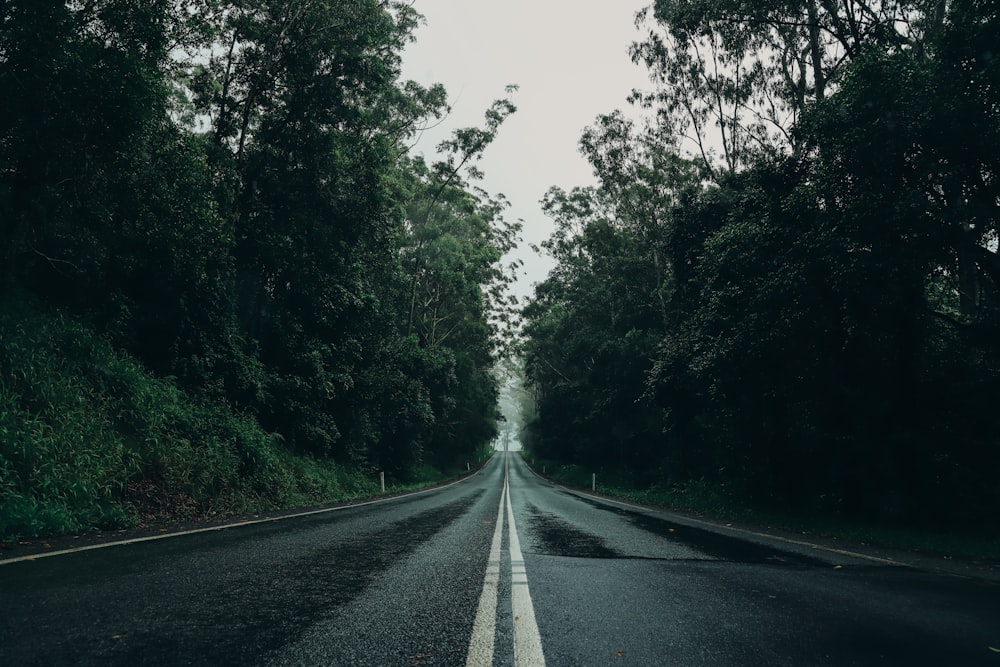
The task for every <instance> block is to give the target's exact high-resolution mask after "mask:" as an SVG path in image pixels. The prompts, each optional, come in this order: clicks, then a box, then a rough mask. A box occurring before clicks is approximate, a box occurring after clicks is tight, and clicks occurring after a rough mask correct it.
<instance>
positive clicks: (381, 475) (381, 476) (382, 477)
mask: <svg viewBox="0 0 1000 667" xmlns="http://www.w3.org/2000/svg"><path fill="white" fill-rule="evenodd" d="M378 481H379V484H381V486H382V493H385V473H384V472H380V473H379V474H378Z"/></svg>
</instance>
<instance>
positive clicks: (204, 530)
mask: <svg viewBox="0 0 1000 667" xmlns="http://www.w3.org/2000/svg"><path fill="white" fill-rule="evenodd" d="M485 467H486V466H485V465H483V466H481V467H480V468H479V470H477V471H476V472H474V473H472V474H471V475H468V476H466V477H463V478H462V479H458V480H455V481H454V482H449V483H448V484H442V485H441V486H434V487H431V488H429V489H421V490H420V491H411V492H409V493H401V494H399V495H398V496H392V497H391V498H376V499H375V500H366V501H365V502H363V503H354V504H352V505H340V506H338V507H326V508H323V509H318V510H308V511H306V512H297V513H295V514H286V515H284V516H272V517H268V518H265V519H253V520H250V521H234V522H233V523H225V524H222V525H219V526H209V527H207V528H195V529H194V530H182V531H178V532H176V533H163V534H161V535H148V536H146V537H133V538H131V539H128V540H118V541H116V542H104V543H102V544H88V545H86V546H83V547H73V548H71V549H60V550H59V551H43V552H38V553H34V554H30V555H28V556H18V557H17V558H7V559H6V560H0V565H10V564H11V563H20V562H22V561H32V560H38V559H39V558H48V557H50V556H65V555H67V554H75V553H79V552H81V551H92V550H93V549H106V548H108V547H121V546H127V545H130V544H139V543H140V542H152V541H154V540H166V539H168V538H171V537H183V536H184V535H196V534H198V533H212V532H216V531H219V530H226V529H228V528H240V527H242V526H253V525H256V524H259V523H272V522H275V521H284V520H285V519H298V518H300V517H304V516H312V515H314V514H326V513H327V512H339V511H341V510H347V509H354V508H355V507H365V506H366V505H378V504H381V503H389V502H392V501H394V500H399V499H401V498H409V497H411V496H419V495H422V494H424V493H431V492H433V491H440V490H441V489H447V488H448V487H450V486H455V485H456V484H461V483H462V482H467V481H468V480H470V479H472V478H473V477H475V476H476V475H478V474H479V473H481V472H482V471H483V468H485Z"/></svg>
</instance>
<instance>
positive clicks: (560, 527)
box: [0, 454, 1000, 667]
mask: <svg viewBox="0 0 1000 667" xmlns="http://www.w3.org/2000/svg"><path fill="white" fill-rule="evenodd" d="M188 664H194V665H351V666H353V665H378V666H393V665H404V666H405V665H467V664H468V665H541V664H548V665H572V666H576V665H584V666H585V665H644V666H655V665H998V666H1000V585H998V583H997V582H995V581H991V580H986V579H977V578H966V577H954V576H946V575H940V574H934V573H930V572H926V571H921V570H918V569H913V568H907V567H899V566H894V565H892V564H890V563H887V562H883V561H879V560H872V559H868V558H863V557H860V556H850V555H846V554H845V553H836V552H832V551H825V550H818V549H812V548H810V547H808V546H804V545H794V544H789V543H786V542H778V541H773V540H769V539H767V538H764V537H753V536H749V538H748V536H747V535H745V534H738V533H735V532H733V531H727V530H726V529H725V528H721V529H709V528H707V527H706V526H704V525H702V524H699V523H697V522H694V521H690V520H687V519H683V518H681V517H677V516H675V515H672V514H669V513H665V512H658V511H652V510H641V509H637V508H631V507H627V506H624V505H620V504H616V503H611V502H606V501H601V500H597V499H593V498H589V497H587V496H584V495H580V494H575V493H571V492H568V491H565V490H563V489H560V488H558V487H554V486H552V485H550V484H548V483H546V482H544V481H542V480H540V479H538V478H537V477H535V476H534V475H533V474H532V473H531V472H530V470H528V468H527V467H526V466H525V464H524V463H523V461H521V459H520V457H519V456H516V455H513V454H512V455H510V456H509V457H505V456H503V455H500V456H497V457H495V458H494V459H493V460H492V461H491V462H490V463H488V464H487V465H486V467H485V468H484V469H483V470H482V472H480V473H479V474H478V475H475V476H473V477H471V478H469V479H467V480H465V481H462V482H460V483H457V484H454V485H451V486H448V487H445V488H440V489H436V490H433V491H429V492H424V493H421V494H418V495H411V496H407V497H403V498H396V499H391V500H387V501H384V502H378V503H374V504H368V505H364V506H355V507H351V508H346V509H340V510H336V511H331V512H325V513H318V514H311V515H307V516H300V517H296V518H288V519H284V520H281V521H270V522H265V523H258V524H253V525H243V526H239V527H234V528H229V529H225V530H220V531H209V532H198V533H194V534H189V535H183V536H178V537H171V538H169V539H162V540H156V541H147V542H140V543H133V544H129V545H121V546H111V547H106V548H100V549H93V550H88V551H81V552H75V553H70V554H65V555H57V556H51V557H41V558H34V559H33V560H21V561H15V562H5V563H3V564H0V666H7V665H45V666H46V667H47V666H49V665H188Z"/></svg>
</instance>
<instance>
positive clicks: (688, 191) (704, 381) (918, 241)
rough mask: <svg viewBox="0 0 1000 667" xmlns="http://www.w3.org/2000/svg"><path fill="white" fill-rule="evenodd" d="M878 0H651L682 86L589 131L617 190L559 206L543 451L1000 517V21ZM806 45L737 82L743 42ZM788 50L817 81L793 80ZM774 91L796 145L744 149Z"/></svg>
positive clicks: (897, 507)
mask: <svg viewBox="0 0 1000 667" xmlns="http://www.w3.org/2000/svg"><path fill="white" fill-rule="evenodd" d="M861 6H862V5H861V4H856V5H851V6H850V7H848V6H842V5H841V4H840V3H825V2H824V3H816V2H803V3H764V4H763V5H761V4H760V3H757V4H754V5H753V6H752V7H751V6H750V4H746V3H729V2H707V3H673V2H662V3H656V6H655V18H656V20H657V21H658V22H659V24H660V25H661V27H662V30H663V31H665V34H666V35H667V37H668V38H669V39H667V41H662V40H661V41H657V39H656V38H652V37H651V38H650V41H648V42H647V43H645V44H644V45H639V46H637V50H636V53H637V54H639V55H642V56H643V57H644V58H645V59H646V61H647V64H649V65H650V67H651V68H652V69H653V72H652V73H653V76H654V79H655V80H657V81H659V83H660V84H665V83H666V84H669V86H668V89H667V90H661V91H660V93H659V94H654V95H652V96H648V97H646V98H645V99H644V101H645V103H646V104H647V105H650V106H652V107H654V108H656V110H657V111H658V115H657V117H656V122H655V123H654V124H651V125H649V126H648V127H645V128H642V129H641V130H635V129H634V128H633V127H632V126H631V124H630V123H627V122H626V121H624V120H623V119H622V117H621V116H620V115H611V116H605V117H601V118H599V119H598V122H597V123H596V124H595V126H594V127H593V128H591V129H590V130H588V131H587V132H586V133H585V134H584V137H583V139H582V140H581V148H582V150H583V152H584V154H585V155H586V156H587V157H588V159H590V161H591V163H592V165H593V166H594V169H595V174H596V175H597V177H598V179H599V185H598V186H597V187H596V188H591V189H587V190H585V189H577V190H574V191H572V192H571V193H569V194H567V193H565V192H563V191H561V190H553V191H552V193H550V196H549V199H548V209H549V212H550V214H551V215H552V217H553V218H554V220H555V222H556V231H555V233H554V234H553V236H552V239H551V240H550V241H549V242H548V244H546V249H547V250H548V251H549V253H550V254H551V255H552V256H553V258H554V259H555V260H556V261H557V262H558V265H557V268H556V269H555V270H554V271H553V273H552V275H551V276H550V278H549V279H548V280H547V281H546V282H545V283H543V284H542V285H540V286H539V287H538V288H537V290H536V295H535V298H534V300H533V301H532V303H530V304H529V305H528V306H527V307H526V309H525V311H524V314H525V318H526V321H527V325H526V335H527V337H528V340H527V342H526V344H525V347H524V355H525V361H526V372H527V374H528V378H529V380H530V381H531V382H533V383H534V385H535V388H536V393H537V395H538V396H539V406H538V411H539V419H538V421H537V423H536V424H535V425H534V427H533V432H532V434H531V438H530V441H531V443H532V448H533V450H536V451H538V452H539V455H542V456H546V457H549V458H552V459H556V460H560V461H563V462H565V463H570V464H584V465H588V466H595V465H598V464H600V465H604V466H606V467H608V468H609V469H611V470H619V471H623V474H624V471H631V472H632V473H636V474H641V475H642V476H643V477H644V478H645V480H646V481H647V482H650V483H662V484H668V485H678V484H679V485H682V486H683V485H684V484H688V483H691V482H692V481H697V482H698V483H699V484H701V483H704V484H708V485H715V486H716V487H718V488H725V489H727V493H731V494H734V495H735V497H738V498H740V499H742V501H743V502H747V503H750V504H753V505H755V506H758V507H762V506H769V507H781V506H787V505H788V504H789V503H791V504H795V505H797V506H800V507H806V508H812V509H815V510H818V511H824V512H832V513H839V514H844V515H851V516H866V517H869V518H871V517H875V518H878V519H882V520H886V521H893V522H911V523H922V524H925V525H926V524H928V523H940V524H947V523H960V524H966V525H970V526H974V525H982V523H983V522H987V523H988V522H989V521H993V520H995V518H996V517H997V516H998V515H1000V497H998V495H997V492H996V485H995V484H994V483H993V482H992V481H991V479H990V474H989V472H988V471H989V470H992V469H995V467H996V464H997V462H998V454H997V449H996V447H995V444H994V443H995V438H994V435H993V434H994V433H995V432H996V428H997V426H998V425H1000V424H998V423H997V421H996V419H995V418H994V417H992V416H991V415H992V414H993V413H992V411H990V409H989V408H988V407H987V405H986V403H985V402H984V401H988V400H989V399H988V398H987V397H989V396H993V395H995V392H996V391H997V389H1000V387H998V385H997V380H998V377H1000V375H998V373H997V369H998V368H1000V358H998V356H997V352H998V348H997V346H996V342H995V341H996V336H995V333H996V331H997V329H996V326H997V313H998V311H997V306H998V305H1000V302H998V301H997V296H998V287H1000V283H998V282H997V279H998V278H1000V273H998V272H997V271H996V267H997V266H1000V264H997V259H996V258H997V249H996V239H997V233H998V230H997V228H996V215H995V212H996V202H997V201H998V197H1000V192H998V190H997V183H998V182H997V179H996V174H998V173H1000V164H997V155H1000V152H998V151H997V148H998V147H1000V146H998V145H997V130H996V128H997V127H1000V125H998V121H1000V118H998V116H997V109H998V108H1000V105H998V102H997V91H998V90H1000V88H998V87H996V86H995V85H993V84H992V83H990V82H991V81H996V75H997V71H996V66H995V65H996V58H995V57H994V55H995V54H994V47H993V46H990V45H989V44H988V38H987V37H986V35H987V34H994V35H995V33H990V30H996V29H997V27H998V25H1000V24H998V23H997V15H996V11H995V10H994V9H993V8H992V6H987V4H984V3H973V4H972V5H968V6H967V5H958V4H956V5H954V6H950V7H948V8H947V12H945V3H878V4H877V5H874V6H873V9H872V11H870V12H865V15H864V16H861V17H859V16H855V15H852V14H850V11H854V10H858V9H859V8H860V7H861ZM851 7H853V8H854V9H853V10H851ZM900 17H904V18H905V21H904V20H903V19H902V18H900ZM811 28H820V29H821V31H822V33H823V35H824V37H823V38H822V40H823V41H822V43H820V42H817V41H816V36H815V35H814V34H812V32H811V31H810V30H811ZM786 30H790V31H792V32H793V33H794V34H791V35H790V33H789V34H786V35H785V37H782V35H783V34H784V32H783V31H786ZM796 31H797V32H796ZM789 35H790V36H789ZM792 37H794V39H792ZM785 38H788V39H790V40H791V41H787V40H786V41H787V44H792V43H799V44H801V45H802V46H801V47H800V48H799V49H798V50H797V51H796V53H798V54H800V55H799V56H796V57H798V58H799V60H797V61H796V63H797V64H795V63H792V62H791V61H788V62H786V61H781V60H780V59H779V60H776V61H773V62H771V64H770V65H768V66H764V65H762V66H760V67H758V68H757V69H756V70H755V71H756V72H757V76H756V78H754V77H749V78H744V79H742V80H743V81H744V83H745V84H746V85H747V88H746V90H745V91H744V90H743V89H742V88H739V87H735V88H734V87H733V86H736V79H737V78H739V76H742V75H739V72H740V71H741V70H740V68H741V67H743V65H742V64H741V63H742V62H743V61H742V60H740V59H741V58H743V57H744V56H747V55H748V54H749V53H750V52H751V51H755V50H756V51H758V52H760V53H761V54H763V55H764V56H768V54H770V55H771V56H774V55H777V54H780V53H781V50H780V47H781V44H782V43H783V42H782V41H781V39H785ZM706 40H707V42H711V44H712V48H713V49H715V51H711V52H712V53H716V55H717V56H718V59H717V61H716V63H717V64H719V65H720V67H719V68H718V69H715V68H713V67H712V66H711V61H710V60H707V59H706V57H707V56H705V54H707V53H709V51H706V50H704V49H701V48H700V47H699V46H698V45H699V44H703V43H705V42H706ZM796 40H798V41H796ZM680 47H683V48H684V49H688V50H687V51H685V54H686V55H684V54H682V55H678V51H677V49H678V48H680ZM762 48H763V49H764V51H760V49H762ZM768 49H770V51H768ZM838 52H839V53H840V54H841V55H842V56H843V57H842V58H839V59H838V60H837V63H836V65H834V64H832V63H831V61H829V60H828V57H831V56H832V55H834V54H836V53H838ZM699 53H700V54H701V59H700V60H699V59H697V58H696V59H694V60H692V57H693V56H692V54H695V55H696V54H699ZM779 64H780V65H782V67H785V66H794V67H792V69H787V68H786V69H785V70H784V74H783V75H782V68H781V67H778V65H779ZM817 66H818V67H817ZM795 68H798V70H799V71H800V77H799V80H800V82H801V81H803V80H804V81H806V83H805V84H804V85H805V86H806V88H805V90H806V91H807V93H808V94H806V95H805V97H802V96H801V95H800V97H799V98H796V97H795V95H793V94H792V93H793V92H794V91H793V90H792V89H789V88H786V89H784V90H783V92H782V90H781V89H780V86H781V82H782V81H785V82H786V83H788V82H790V81H792V80H794V79H795V77H793V76H792V73H793V70H794V69H795ZM671 77H675V78H671ZM676 77H679V78H676ZM719 77H721V78H719ZM803 77H804V78H803ZM684 81H686V82H688V84H691V85H692V86H693V85H694V83H692V82H696V81H700V83H698V85H699V86H702V87H701V88H696V89H695V88H691V89H687V88H683V86H682V83H683V82H684ZM684 85H687V84H684ZM670 86H673V88H671V87H670ZM678 86H681V87H680V88H678ZM769 87H770V88H769ZM685 90H687V91H688V93H691V96H690V97H689V98H688V101H687V102H684V101H683V100H680V98H678V97H676V96H677V95H681V96H682V97H683V95H687V94H688V93H684V91H685ZM692 90H693V91H694V92H691V91H692ZM767 90H771V91H772V92H774V94H775V95H778V96H779V97H780V98H781V99H782V100H784V101H783V104H784V105H785V107H784V108H788V109H794V111H795V113H794V115H793V116H791V117H790V118H791V119H792V120H791V122H790V123H789V124H787V125H786V126H784V127H783V130H782V132H783V133H784V136H785V137H786V138H787V150H770V149H767V150H745V151H744V150H743V149H741V148H739V146H738V145H737V143H738V142H737V140H736V139H735V138H734V137H736V134H734V133H737V132H739V133H742V134H740V136H742V137H743V139H740V140H739V141H743V142H744V143H743V144H740V145H744V146H748V145H750V144H749V143H746V142H750V141H751V139H752V137H753V136H754V133H755V132H757V131H758V130H759V129H760V128H759V127H757V126H754V125H753V123H750V125H747V126H742V127H741V124H742V123H744V122H745V118H747V117H749V116H741V115H740V114H742V113H744V112H747V110H748V109H749V106H747V105H749V104H750V102H751V101H752V98H753V96H754V95H758V94H760V95H763V94H764V93H765V92H766V91H767ZM717 92H718V93H721V92H724V93H725V94H724V95H723V96H722V97H719V95H717V94H716V93H717ZM800 92H801V89H800ZM741 95H746V96H747V97H746V98H743V97H741ZM757 101H758V102H759V101H760V100H759V99H758V100H757ZM682 103H690V104H691V105H694V106H692V107H691V108H690V109H687V111H686V112H685V111H684V108H682V106H677V105H678V104H682ZM719 104H723V106H725V105H729V108H731V109H734V108H739V109H741V111H740V114H736V115H733V114H731V113H729V112H727V111H725V109H724V108H723V107H720V106H718V105H719ZM699 105H700V106H699ZM712 105H715V106H714V107H713V106H712ZM695 107H697V108H695ZM774 108H775V109H777V108H779V107H777V106H776V107H774ZM713 109H714V110H713ZM680 112H685V113H688V114H689V118H688V121H687V122H688V123H689V124H694V125H695V126H697V130H696V131H697V132H698V133H701V134H702V135H703V136H704V137H706V138H707V134H706V133H708V132H710V130H711V125H712V123H711V119H712V118H713V117H714V118H715V120H716V121H717V122H716V125H717V126H718V130H719V132H720V141H721V142H722V143H723V145H724V146H725V145H726V144H727V142H729V145H728V148H726V149H725V150H726V151H727V152H726V156H727V157H726V159H725V160H724V161H722V162H713V160H712V159H710V158H711V156H708V155H707V153H700V152H699V151H695V156H694V157H693V158H691V159H690V161H687V160H686V159H685V158H684V156H685V154H687V152H688V150H689V149H688V148H687V147H686V146H685V144H684V141H683V140H682V139H680V138H679V137H678V134H683V132H684V129H683V127H682V126H683V122H681V121H679V120H678V118H677V114H678V113H680ZM713 114H715V115H714V116H713ZM727 114H728V115H727ZM678 123H681V124H680V125H679V124H678ZM772 125H775V126H776V124H774V123H772ZM755 127H756V129H755ZM757 136H758V138H759V139H760V140H759V141H757V143H758V144H759V145H760V146H763V145H764V144H765V143H767V142H766V141H764V139H763V135H757ZM733 142H737V143H733ZM751 143H752V142H751ZM734 155H735V156H736V157H737V158H738V159H732V158H733V156H734ZM657 311H659V313H657ZM656 314H659V317H658V318H657V317H656ZM657 320H659V321H657ZM611 368H613V369H616V372H614V373H612V372H609V369H611ZM626 369H627V370H626Z"/></svg>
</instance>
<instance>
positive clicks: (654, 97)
mask: <svg viewBox="0 0 1000 667" xmlns="http://www.w3.org/2000/svg"><path fill="white" fill-rule="evenodd" d="M946 4H947V3H946V2H944V0H886V1H882V0H873V1H871V2H868V1H865V0H843V1H841V0H773V1H768V2H750V1H746V0H707V1H700V0H699V1H694V0H658V1H657V2H655V3H654V4H653V5H652V6H651V7H650V8H647V9H646V10H643V11H642V12H640V13H639V14H638V15H637V17H636V23H637V25H638V26H644V27H646V29H647V36H646V39H645V40H643V41H641V42H638V43H636V44H634V45H633V48H632V59H633V61H635V62H642V63H644V64H645V65H646V66H647V67H648V68H649V72H650V79H651V81H652V82H653V83H654V90H653V91H651V92H639V91H637V92H636V93H634V95H633V99H634V100H636V101H639V102H641V103H642V104H643V105H644V106H646V107H647V108H651V109H655V110H656V113H657V115H658V116H659V118H660V122H661V125H662V126H663V127H664V128H666V131H668V132H671V133H674V134H676V135H678V136H682V137H684V138H686V139H687V140H688V146H689V147H690V149H691V150H692V151H693V152H694V153H695V155H696V156H697V157H698V158H699V159H700V160H701V161H702V162H703V164H704V165H705V167H706V169H707V170H708V171H709V172H710V173H711V174H712V175H713V177H717V176H718V175H719V174H720V173H721V172H725V171H729V172H732V171H736V170H739V169H741V168H745V167H746V166H748V165H749V164H750V163H752V162H753V161H754V159H755V158H756V157H758V156H771V157H773V156H775V155H780V154H784V153H787V152H789V151H793V150H795V148H796V144H797V142H796V137H795V134H794V133H793V132H792V128H793V127H794V126H795V124H796V123H797V121H798V119H799V118H800V117H801V114H802V112H803V110H804V109H805V107H806V105H807V104H808V103H809V102H811V101H814V100H821V99H824V98H825V97H826V96H828V95H829V94H830V92H832V91H834V90H836V88H837V85H838V81H839V80H840V77H841V75H842V73H843V72H844V70H845V67H846V66H847V65H848V64H849V63H850V62H851V61H853V60H854V59H855V58H857V57H858V56H860V55H862V54H863V53H864V52H865V51H866V50H868V49H873V48H874V49H876V50H880V51H886V52H901V51H911V52H915V53H920V54H923V53H924V52H925V51H926V49H927V47H928V45H929V44H930V43H931V41H932V40H933V39H934V38H935V36H936V35H938V34H939V33H940V32H941V30H942V27H943V25H944V17H945V10H946Z"/></svg>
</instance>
